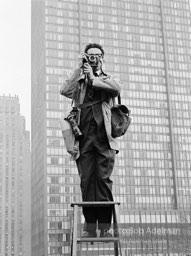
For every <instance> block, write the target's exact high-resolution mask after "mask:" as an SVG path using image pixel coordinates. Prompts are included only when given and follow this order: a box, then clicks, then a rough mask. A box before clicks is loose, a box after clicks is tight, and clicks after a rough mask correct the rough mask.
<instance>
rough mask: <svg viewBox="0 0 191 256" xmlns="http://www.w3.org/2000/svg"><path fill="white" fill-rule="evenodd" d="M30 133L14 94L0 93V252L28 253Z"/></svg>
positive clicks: (7, 255) (13, 255) (23, 255)
mask: <svg viewBox="0 0 191 256" xmlns="http://www.w3.org/2000/svg"><path fill="white" fill-rule="evenodd" d="M30 171H31V167H30V134H29V131H26V129H25V118H24V117H23V116H21V115H20V105H19V98H18V96H10V95H9V96H5V95H3V96H0V255H3V256H31V226H30V225H31V185H30V184H31V172H30Z"/></svg>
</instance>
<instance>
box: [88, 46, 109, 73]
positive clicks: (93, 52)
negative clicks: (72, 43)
mask: <svg viewBox="0 0 191 256" xmlns="http://www.w3.org/2000/svg"><path fill="white" fill-rule="evenodd" d="M84 52H85V53H86V54H87V59H88V63H89V64H90V66H91V67H92V68H93V69H94V70H95V71H98V70H100V69H101V68H102V63H103V57H104V49H103V47H102V46H101V45H99V44H92V43H90V44H88V45H86V47H85V50H84Z"/></svg>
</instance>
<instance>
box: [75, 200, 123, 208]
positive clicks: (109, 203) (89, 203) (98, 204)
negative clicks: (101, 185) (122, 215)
mask: <svg viewBox="0 0 191 256" xmlns="http://www.w3.org/2000/svg"><path fill="white" fill-rule="evenodd" d="M75 205H77V206H79V207H84V206H86V207H98V206H111V205H120V203H119V202H112V201H103V202H102V201H100V202H99V201H96V202H80V203H71V207H74V206H75Z"/></svg>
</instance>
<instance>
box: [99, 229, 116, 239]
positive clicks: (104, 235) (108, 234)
mask: <svg viewBox="0 0 191 256" xmlns="http://www.w3.org/2000/svg"><path fill="white" fill-rule="evenodd" d="M112 236H113V235H112V234H111V233H110V232H109V230H107V229H105V230H101V232H100V237H112Z"/></svg>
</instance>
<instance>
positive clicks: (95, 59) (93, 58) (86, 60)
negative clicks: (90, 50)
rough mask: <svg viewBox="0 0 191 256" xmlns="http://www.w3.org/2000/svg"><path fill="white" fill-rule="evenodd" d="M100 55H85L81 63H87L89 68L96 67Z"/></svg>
mask: <svg viewBox="0 0 191 256" xmlns="http://www.w3.org/2000/svg"><path fill="white" fill-rule="evenodd" d="M101 57H102V55H100V54H86V58H84V59H83V63H89V64H90V65H91V66H97V65H98V64H99V62H100V59H101Z"/></svg>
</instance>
